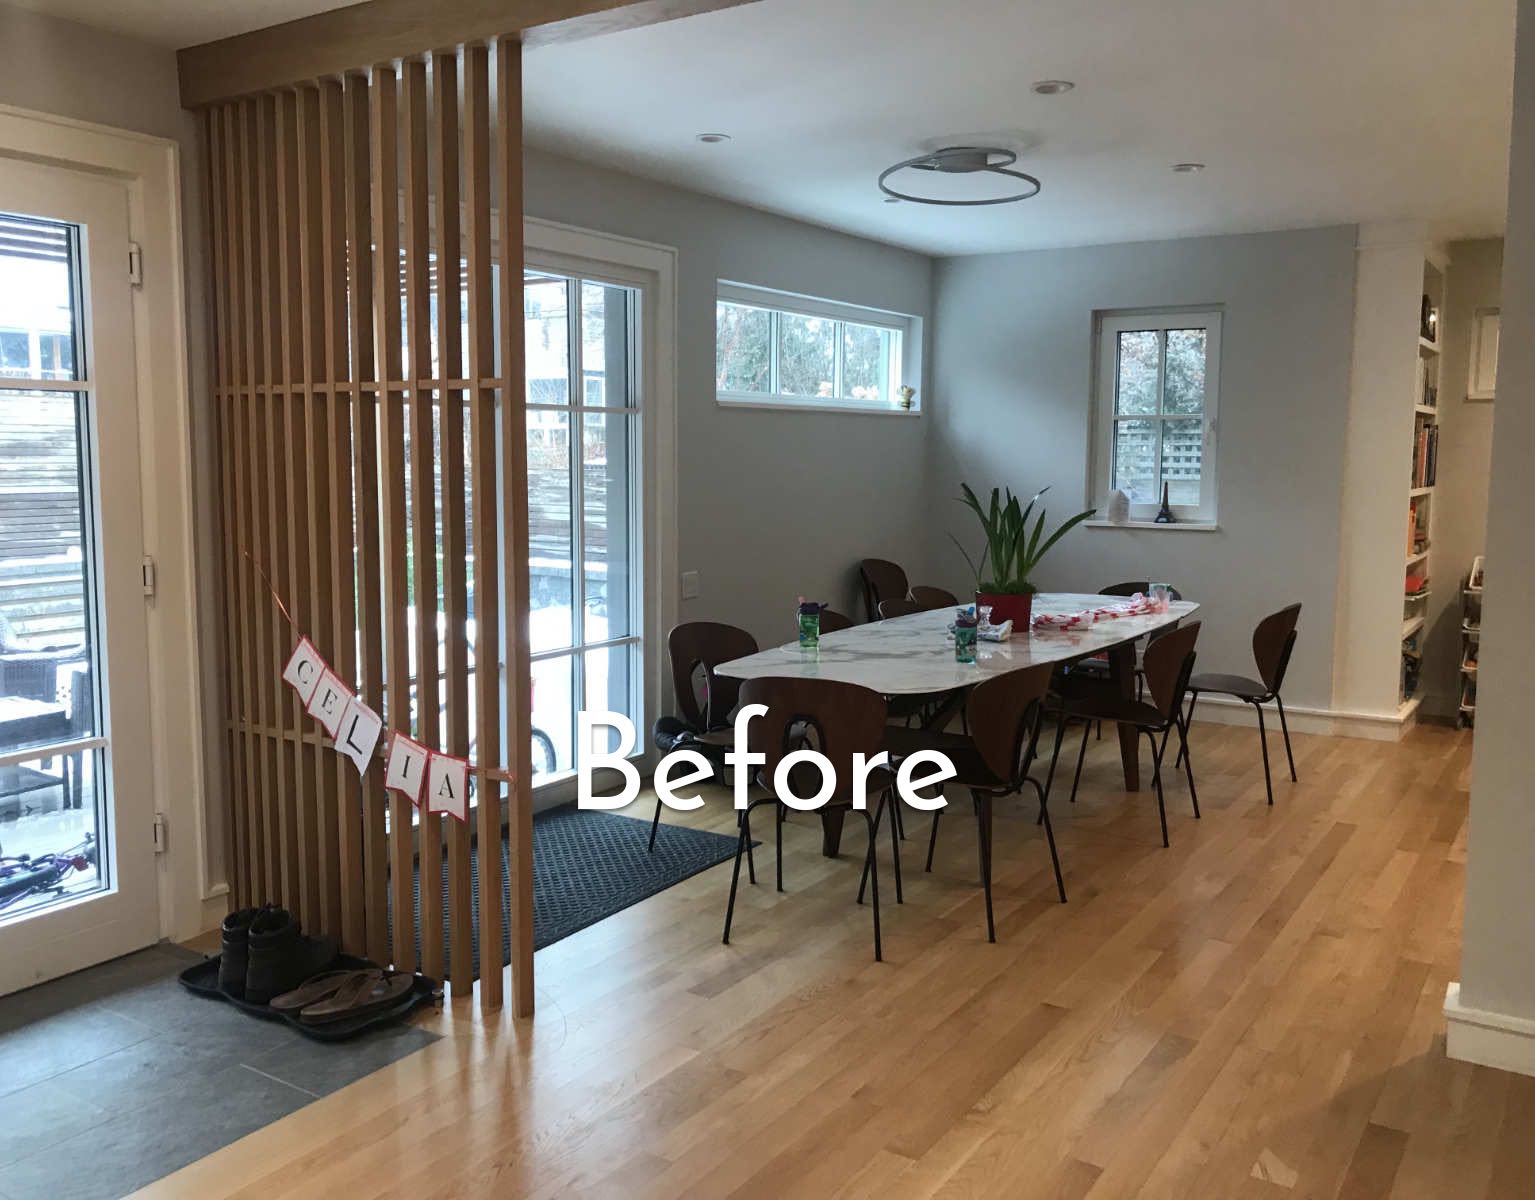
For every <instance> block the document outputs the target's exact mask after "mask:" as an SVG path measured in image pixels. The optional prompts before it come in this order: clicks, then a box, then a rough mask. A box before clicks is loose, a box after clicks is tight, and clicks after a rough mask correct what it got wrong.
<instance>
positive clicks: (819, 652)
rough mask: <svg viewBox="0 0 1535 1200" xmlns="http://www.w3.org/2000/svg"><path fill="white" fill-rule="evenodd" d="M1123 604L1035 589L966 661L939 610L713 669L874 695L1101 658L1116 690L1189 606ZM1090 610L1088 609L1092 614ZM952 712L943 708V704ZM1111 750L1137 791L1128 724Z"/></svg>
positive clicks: (957, 686) (835, 836)
mask: <svg viewBox="0 0 1535 1200" xmlns="http://www.w3.org/2000/svg"><path fill="white" fill-rule="evenodd" d="M1126 606H1127V601H1125V600H1123V599H1119V598H1115V597H1108V596H1102V595H1099V594H1097V593H1085V592H1038V593H1036V594H1035V596H1034V607H1033V612H1034V615H1035V616H1036V617H1038V618H1047V619H1048V618H1055V619H1057V620H1058V621H1060V622H1065V621H1069V620H1070V618H1072V617H1078V618H1079V619H1078V620H1077V621H1076V622H1075V623H1074V624H1062V623H1045V622H1043V621H1042V622H1041V624H1040V626H1039V627H1036V628H1034V629H1014V630H1013V631H1012V632H1011V634H1010V635H1009V636H1008V637H1007V638H1006V639H1005V640H1003V641H991V640H987V639H985V638H983V639H981V640H980V641H978V642H977V644H976V654H975V661H974V662H972V663H964V662H960V661H959V660H958V659H956V658H955V656H954V636H953V633H952V626H953V624H954V615H955V610H954V609H952V608H949V607H944V608H938V609H932V610H930V611H927V612H920V613H913V614H911V615H910V616H905V617H892V618H890V619H889V620H884V621H871V622H869V623H868V624H866V625H854V626H853V627H852V628H850V629H843V630H839V631H837V632H836V633H826V634H822V635H821V637H820V639H819V641H818V642H817V643H816V644H815V645H813V646H802V645H800V644H799V643H798V642H797V641H795V642H789V643H786V644H784V645H782V646H775V647H773V648H772V649H770V650H762V651H759V652H758V653H756V654H750V655H747V656H746V657H745V658H737V659H733V660H731V661H730V662H726V663H721V664H720V665H719V666H717V667H715V668H714V670H715V673H716V674H718V675H725V676H729V677H730V678H732V679H742V680H745V679H765V678H785V677H786V678H791V679H829V680H835V681H837V682H839V683H853V684H858V685H859V686H861V687H866V688H869V689H870V690H872V691H876V692H879V693H880V694H881V695H884V696H887V697H888V696H913V695H938V694H944V693H960V694H963V692H965V691H967V690H968V689H970V688H972V687H974V686H975V685H976V684H978V683H980V682H981V681H982V680H984V679H990V678H992V677H994V676H997V675H1005V674H1007V673H1008V672H1009V671H1017V670H1021V669H1023V668H1024V667H1032V666H1037V665H1038V664H1040V663H1055V664H1058V665H1061V666H1068V665H1070V664H1072V663H1077V662H1081V661H1082V660H1084V659H1089V658H1095V657H1099V656H1102V657H1104V658H1106V659H1107V661H1108V664H1109V678H1110V680H1111V681H1112V682H1113V684H1114V685H1115V686H1116V687H1117V688H1118V690H1119V693H1120V694H1121V695H1123V696H1127V697H1128V696H1133V695H1134V694H1135V647H1136V644H1137V643H1138V642H1139V641H1140V640H1141V639H1142V638H1145V637H1148V636H1150V635H1151V634H1155V633H1158V632H1160V631H1162V630H1165V629H1169V628H1172V627H1173V626H1175V625H1178V624H1179V623H1180V622H1182V621H1186V620H1188V618H1189V617H1191V616H1193V614H1194V613H1196V612H1198V611H1199V605H1198V604H1197V603H1195V602H1194V601H1191V600H1174V601H1171V602H1169V603H1168V604H1167V606H1166V608H1165V609H1162V610H1159V611H1155V612H1146V613H1138V614H1135V615H1130V614H1127V613H1125V612H1123V611H1116V610H1123V609H1124V608H1125V607H1126ZM1091 614H1096V616H1093V615H1091ZM945 711H946V713H948V714H952V711H953V710H952V708H950V709H947V710H945ZM1119 754H1120V762H1121V765H1122V769H1123V772H1124V781H1125V790H1126V791H1131V792H1133V791H1137V790H1139V788H1140V755H1139V747H1138V743H1137V738H1136V732H1135V727H1134V726H1130V725H1121V726H1120V727H1119ZM820 815H821V825H822V835H823V836H822V852H823V853H824V854H826V856H827V857H830V858H834V857H836V855H837V852H838V848H839V846H840V844H841V840H842V818H843V816H844V810H842V809H823V810H822V811H821V814H820Z"/></svg>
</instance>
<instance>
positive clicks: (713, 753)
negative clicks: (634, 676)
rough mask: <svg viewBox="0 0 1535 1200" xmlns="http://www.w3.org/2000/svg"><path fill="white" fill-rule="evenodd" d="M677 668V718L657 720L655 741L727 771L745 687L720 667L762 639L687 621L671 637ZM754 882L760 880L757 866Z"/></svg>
mask: <svg viewBox="0 0 1535 1200" xmlns="http://www.w3.org/2000/svg"><path fill="white" fill-rule="evenodd" d="M666 651H667V655H668V657H670V659H671V664H672V689H673V691H675V692H676V695H677V709H678V715H677V716H674V717H660V718H658V719H657V720H656V723H655V728H654V731H653V733H652V737H653V738H654V740H655V744H656V749H658V750H660V751H661V752H662V753H663V754H669V753H671V751H673V750H697V751H698V752H699V753H700V754H702V755H703V756H704V757H705V758H707V759H708V760H709V761H710V762H712V763H714V764H715V766H716V768H718V769H719V770H722V771H723V770H724V764H725V751H726V750H727V749H728V748H729V747H730V739H731V736H732V730H731V727H730V714H731V713H732V712H733V711H734V710H735V707H736V702H737V696H738V693H739V692H740V688H741V681H740V680H739V679H731V678H730V677H729V676H728V675H716V674H715V673H714V668H715V667H717V666H719V665H720V663H726V662H730V661H732V660H733V659H737V658H745V657H746V656H747V655H748V654H755V653H757V639H756V638H754V637H752V635H751V634H749V633H747V632H746V630H744V629H737V628H736V627H735V626H734V625H726V624H723V623H721V622H719V621H685V622H683V623H682V624H681V625H678V626H676V627H675V628H673V629H672V631H671V633H669V634H668V635H667V637H666ZM661 808H662V804H661V799H660V797H659V796H658V797H657V798H656V815H655V817H654V819H652V821H651V822H650V850H651V851H652V852H654V851H655V848H656V830H657V829H658V828H659V827H660V824H661ZM750 866H751V873H752V879H753V880H754V881H755V879H756V876H757V868H756V864H755V863H752V864H750Z"/></svg>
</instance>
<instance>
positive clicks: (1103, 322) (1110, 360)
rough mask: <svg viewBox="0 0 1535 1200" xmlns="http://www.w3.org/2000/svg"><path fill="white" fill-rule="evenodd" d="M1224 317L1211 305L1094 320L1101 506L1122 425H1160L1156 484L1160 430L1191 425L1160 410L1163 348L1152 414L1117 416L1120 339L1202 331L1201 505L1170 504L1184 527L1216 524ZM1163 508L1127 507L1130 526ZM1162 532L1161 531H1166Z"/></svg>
mask: <svg viewBox="0 0 1535 1200" xmlns="http://www.w3.org/2000/svg"><path fill="white" fill-rule="evenodd" d="M1224 315H1225V314H1224V311H1223V310H1222V309H1221V308H1220V307H1219V306H1215V305H1210V306H1204V307H1199V308H1156V309H1113V310H1108V311H1104V312H1099V313H1097V314H1095V319H1094V342H1095V347H1094V361H1095V364H1096V371H1095V378H1094V402H1093V413H1094V420H1093V439H1092V463H1091V467H1092V479H1093V483H1094V489H1093V491H1094V497H1095V498H1098V499H1100V500H1101V498H1102V497H1104V496H1106V495H1107V494H1108V493H1109V491H1110V490H1112V489H1113V487H1114V447H1115V442H1116V439H1115V436H1114V433H1115V428H1116V426H1117V425H1118V423H1119V421H1121V420H1151V421H1156V422H1158V437H1157V457H1158V466H1157V481H1158V483H1159V484H1160V482H1161V447H1162V436H1161V432H1162V430H1161V427H1162V425H1163V424H1164V423H1165V422H1167V421H1169V420H1184V421H1186V420H1189V419H1190V415H1189V414H1187V413H1168V412H1165V411H1164V409H1163V405H1164V403H1165V386H1166V373H1167V361H1166V348H1165V341H1164V346H1163V351H1162V359H1161V366H1160V369H1159V375H1158V380H1157V409H1158V411H1157V412H1156V413H1128V414H1125V415H1124V416H1122V417H1121V416H1119V415H1118V414H1116V412H1115V397H1116V394H1117V392H1118V384H1119V355H1118V348H1119V335H1120V334H1123V333H1141V332H1157V333H1161V334H1163V335H1164V337H1165V335H1166V333H1167V332H1168V331H1169V330H1175V329H1203V330H1204V331H1205V403H1204V411H1203V413H1202V414H1201V417H1200V428H1201V434H1202V436H1201V439H1200V474H1199V503H1198V504H1171V505H1169V507H1170V508H1171V509H1172V513H1173V517H1174V518H1175V520H1176V522H1178V523H1179V524H1184V525H1206V526H1208V525H1214V524H1215V523H1216V516H1217V509H1218V504H1217V501H1218V495H1219V486H1218V485H1219V479H1218V475H1219V473H1218V470H1217V458H1218V453H1219V440H1220V439H1219V434H1220V421H1219V410H1220V366H1221V332H1222V330H1221V325H1222V320H1223V318H1224ZM1160 508H1161V497H1160V488H1159V494H1158V497H1157V499H1156V500H1155V501H1153V502H1152V503H1149V504H1146V503H1139V502H1135V501H1132V502H1131V504H1130V521H1131V522H1132V523H1133V524H1152V523H1154V518H1155V517H1156V514H1157V511H1158V510H1159V509H1160ZM1164 528H1165V527H1164Z"/></svg>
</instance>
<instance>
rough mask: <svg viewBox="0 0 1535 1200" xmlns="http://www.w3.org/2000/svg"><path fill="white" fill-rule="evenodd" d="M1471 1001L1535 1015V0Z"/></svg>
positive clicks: (1475, 819)
mask: <svg viewBox="0 0 1535 1200" xmlns="http://www.w3.org/2000/svg"><path fill="white" fill-rule="evenodd" d="M1514 54H1515V59H1514V123H1513V138H1512V145H1511V146H1510V157H1509V181H1508V184H1509V186H1508V233H1507V238H1506V241H1505V244H1504V252H1503V299H1502V309H1503V338H1502V346H1501V349H1500V352H1499V361H1498V388H1497V391H1498V399H1497V402H1496V403H1495V404H1494V405H1493V433H1494V435H1495V436H1494V440H1493V447H1492V480H1491V485H1490V488H1489V506H1488V517H1487V564H1488V566H1487V592H1486V595H1485V596H1484V597H1483V605H1482V645H1483V646H1484V647H1485V651H1486V652H1485V653H1484V654H1483V655H1482V658H1481V667H1480V672H1479V673H1480V676H1481V683H1480V685H1479V688H1478V695H1477V710H1478V711H1477V722H1476V725H1477V728H1476V749H1475V752H1474V756H1473V761H1472V785H1471V834H1470V842H1469V846H1468V849H1467V860H1466V919H1465V926H1464V930H1463V933H1462V948H1461V976H1460V982H1461V1002H1462V1003H1463V1004H1465V1005H1468V1006H1470V1007H1473V1008H1481V1009H1488V1010H1490V1011H1492V1012H1497V1013H1504V1014H1508V1015H1510V1016H1516V1017H1521V1018H1523V1019H1525V1020H1530V1019H1535V871H1532V870H1531V866H1530V864H1531V863H1532V862H1535V804H1531V803H1530V793H1531V780H1532V779H1535V738H1531V737H1530V730H1529V713H1530V679H1531V678H1532V677H1535V637H1531V636H1530V617H1529V612H1528V606H1529V597H1530V596H1531V595H1532V594H1535V538H1531V536H1530V530H1531V529H1532V528H1535V489H1532V488H1531V487H1530V461H1531V458H1532V457H1535V0H1519V27H1518V33H1517V35H1516V42H1515V51H1514Z"/></svg>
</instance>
